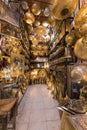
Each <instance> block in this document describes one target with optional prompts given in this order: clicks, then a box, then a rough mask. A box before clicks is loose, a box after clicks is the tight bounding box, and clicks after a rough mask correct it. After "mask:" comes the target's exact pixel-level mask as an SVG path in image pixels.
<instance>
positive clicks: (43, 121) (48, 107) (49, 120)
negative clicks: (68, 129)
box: [16, 84, 60, 130]
mask: <svg viewBox="0 0 87 130" xmlns="http://www.w3.org/2000/svg"><path fill="white" fill-rule="evenodd" d="M57 105H58V103H57V101H56V100H54V99H52V95H51V94H50V91H49V90H48V89H47V86H46V85H42V84H41V85H40V84H39V85H31V86H29V88H28V89H27V91H26V93H25V95H24V97H23V99H22V101H21V103H20V105H19V108H18V116H17V123H16V130H59V128H60V117H59V112H58V109H57Z"/></svg>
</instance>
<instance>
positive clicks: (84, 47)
mask: <svg viewBox="0 0 87 130" xmlns="http://www.w3.org/2000/svg"><path fill="white" fill-rule="evenodd" d="M74 54H75V55H76V57H77V58H79V59H81V60H87V38H86V37H82V38H80V39H79V40H77V42H76V44H75V46H74Z"/></svg>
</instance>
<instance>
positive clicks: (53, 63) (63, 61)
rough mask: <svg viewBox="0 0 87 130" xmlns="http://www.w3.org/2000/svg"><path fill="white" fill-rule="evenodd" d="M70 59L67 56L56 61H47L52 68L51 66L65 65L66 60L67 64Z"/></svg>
mask: <svg viewBox="0 0 87 130" xmlns="http://www.w3.org/2000/svg"><path fill="white" fill-rule="evenodd" d="M71 58H72V57H69V56H63V57H61V58H58V59H57V60H54V61H49V65H50V66H53V65H59V64H65V63H66V61H67V60H68V61H67V62H70V61H71Z"/></svg>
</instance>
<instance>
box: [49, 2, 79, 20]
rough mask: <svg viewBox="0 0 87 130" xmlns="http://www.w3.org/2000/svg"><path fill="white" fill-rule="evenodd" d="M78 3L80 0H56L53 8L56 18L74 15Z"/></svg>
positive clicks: (60, 18) (61, 18)
mask: <svg viewBox="0 0 87 130" xmlns="http://www.w3.org/2000/svg"><path fill="white" fill-rule="evenodd" d="M77 4H78V0H63V1H61V0H54V3H53V6H52V9H51V10H52V12H53V14H54V16H55V18H56V19H58V20H63V19H66V18H68V17H70V16H71V15H72V13H73V12H74V10H75V8H76V6H77Z"/></svg>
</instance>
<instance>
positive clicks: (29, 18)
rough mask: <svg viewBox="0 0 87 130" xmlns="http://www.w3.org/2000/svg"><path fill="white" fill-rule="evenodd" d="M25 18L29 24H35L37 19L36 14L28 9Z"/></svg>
mask: <svg viewBox="0 0 87 130" xmlns="http://www.w3.org/2000/svg"><path fill="white" fill-rule="evenodd" d="M24 20H25V22H26V23H27V24H33V23H34V21H35V17H34V15H33V14H32V13H31V12H30V11H29V10H28V11H27V12H26V13H25V16H24Z"/></svg>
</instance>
